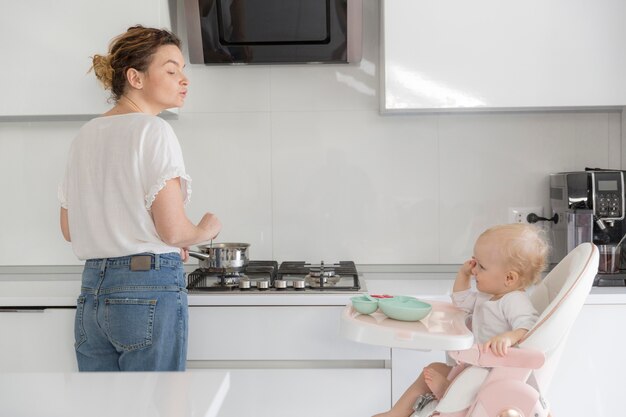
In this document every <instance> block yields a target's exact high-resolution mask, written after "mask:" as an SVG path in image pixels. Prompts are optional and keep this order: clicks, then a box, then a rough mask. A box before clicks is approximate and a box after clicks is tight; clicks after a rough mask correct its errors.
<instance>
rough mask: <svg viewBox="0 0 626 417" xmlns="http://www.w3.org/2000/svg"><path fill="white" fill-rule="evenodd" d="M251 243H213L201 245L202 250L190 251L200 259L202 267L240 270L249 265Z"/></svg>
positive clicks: (190, 254)
mask: <svg viewBox="0 0 626 417" xmlns="http://www.w3.org/2000/svg"><path fill="white" fill-rule="evenodd" d="M248 247H250V244H249V243H211V244H208V245H199V246H198V249H199V251H200V252H196V251H191V250H190V251H189V256H193V257H194V258H197V259H200V268H207V269H208V268H219V269H225V270H226V272H238V271H241V270H242V269H243V268H245V267H246V265H248Z"/></svg>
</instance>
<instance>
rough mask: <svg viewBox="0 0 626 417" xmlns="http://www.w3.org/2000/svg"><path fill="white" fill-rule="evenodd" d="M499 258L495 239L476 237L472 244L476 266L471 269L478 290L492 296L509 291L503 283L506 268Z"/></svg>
mask: <svg viewBox="0 0 626 417" xmlns="http://www.w3.org/2000/svg"><path fill="white" fill-rule="evenodd" d="M501 258H502V256H501V254H500V250H499V246H498V241H497V240H496V239H494V238H493V237H491V236H489V237H481V238H480V239H478V241H477V242H476V245H474V259H475V260H476V266H474V268H473V269H472V274H473V275H474V276H475V277H476V288H477V289H478V291H480V292H484V293H486V294H492V295H494V296H500V295H504V294H506V293H507V292H509V291H510V288H509V287H507V286H506V285H505V282H506V276H507V273H508V269H507V267H506V264H505V263H504V262H503V260H502V259H501Z"/></svg>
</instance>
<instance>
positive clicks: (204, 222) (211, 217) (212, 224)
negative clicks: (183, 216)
mask: <svg viewBox="0 0 626 417" xmlns="http://www.w3.org/2000/svg"><path fill="white" fill-rule="evenodd" d="M198 227H199V228H201V229H204V230H206V231H207V233H208V236H209V237H208V238H207V239H205V240H213V239H215V237H216V236H217V235H219V234H220V231H221V230H222V222H220V220H219V219H218V218H217V216H216V215H215V214H213V213H205V214H204V216H202V219H201V220H200V223H198Z"/></svg>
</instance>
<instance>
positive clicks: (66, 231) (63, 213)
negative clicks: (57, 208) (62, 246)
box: [61, 207, 72, 242]
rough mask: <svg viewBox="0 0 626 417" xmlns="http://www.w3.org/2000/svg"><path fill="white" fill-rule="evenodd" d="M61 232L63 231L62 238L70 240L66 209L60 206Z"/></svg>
mask: <svg viewBox="0 0 626 417" xmlns="http://www.w3.org/2000/svg"><path fill="white" fill-rule="evenodd" d="M61 233H63V238H65V240H67V241H68V242H71V241H72V237H71V236H70V223H69V221H68V220H67V209H66V208H63V207H61Z"/></svg>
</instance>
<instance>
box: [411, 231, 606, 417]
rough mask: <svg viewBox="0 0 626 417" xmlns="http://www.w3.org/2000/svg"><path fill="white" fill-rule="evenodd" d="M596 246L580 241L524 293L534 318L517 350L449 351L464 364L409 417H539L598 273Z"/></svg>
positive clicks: (544, 408) (543, 413)
mask: <svg viewBox="0 0 626 417" xmlns="http://www.w3.org/2000/svg"><path fill="white" fill-rule="evenodd" d="M598 263H599V254H598V249H597V248H596V247H595V245H593V244H591V243H583V244H581V245H580V246H578V247H576V248H575V249H574V250H572V251H571V252H570V253H569V254H568V255H567V256H566V257H565V258H563V260H562V261H561V262H559V263H558V264H557V265H556V266H555V267H554V269H552V270H551V271H550V272H549V273H548V275H546V277H545V278H544V279H543V280H542V281H541V282H539V283H538V284H537V285H535V286H534V287H533V289H532V293H531V294H530V298H531V300H532V303H533V305H534V306H535V308H536V309H537V311H538V312H540V316H539V320H538V321H537V323H536V324H535V326H533V328H532V329H530V330H529V332H528V333H527V334H526V336H525V337H524V338H523V339H522V340H521V341H520V343H519V344H518V347H517V348H512V349H510V352H509V354H508V355H507V356H506V357H504V358H500V357H496V356H495V355H491V354H483V353H480V352H479V351H478V349H476V347H475V346H474V347H473V348H472V349H468V350H466V351H456V352H449V355H450V356H451V357H452V358H454V359H456V360H458V361H459V362H460V363H466V364H468V366H467V367H466V368H465V369H463V371H461V372H460V373H459V375H458V376H457V377H456V378H455V379H454V381H453V382H452V383H451V384H450V386H449V387H448V390H447V391H446V392H445V394H444V396H443V398H441V400H440V401H439V402H438V403H437V402H434V403H431V404H429V406H428V407H425V408H424V409H423V410H422V411H419V412H416V413H414V414H413V416H414V417H428V416H431V415H439V416H440V417H500V416H510V417H544V416H547V415H548V414H549V408H548V405H547V402H546V401H545V399H544V398H543V397H542V395H541V393H543V392H545V391H546V389H547V388H548V386H549V384H550V381H551V380H552V376H553V375H554V371H555V369H556V366H557V364H558V362H559V358H560V356H561V352H562V351H563V348H564V346H565V342H566V341H567V336H568V334H569V331H570V329H571V328H572V326H573V324H574V322H575V321H576V317H577V316H578V313H579V312H580V310H581V309H582V306H583V304H584V303H585V300H586V298H587V295H588V294H589V291H590V290H591V286H592V284H593V280H594V278H595V276H596V274H597V272H598Z"/></svg>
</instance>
